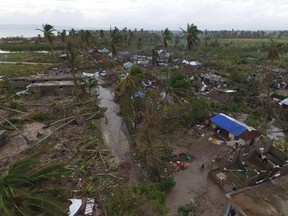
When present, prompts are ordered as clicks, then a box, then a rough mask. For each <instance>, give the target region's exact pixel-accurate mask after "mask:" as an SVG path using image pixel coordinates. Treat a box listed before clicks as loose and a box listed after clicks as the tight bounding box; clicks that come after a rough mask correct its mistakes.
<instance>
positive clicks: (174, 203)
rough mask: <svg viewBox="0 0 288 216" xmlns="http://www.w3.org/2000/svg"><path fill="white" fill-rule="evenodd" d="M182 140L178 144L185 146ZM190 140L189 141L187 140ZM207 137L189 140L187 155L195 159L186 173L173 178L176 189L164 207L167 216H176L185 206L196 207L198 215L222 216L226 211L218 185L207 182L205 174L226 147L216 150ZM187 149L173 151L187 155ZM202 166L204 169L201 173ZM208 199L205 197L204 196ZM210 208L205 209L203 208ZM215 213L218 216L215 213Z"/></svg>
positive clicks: (222, 194)
mask: <svg viewBox="0 0 288 216" xmlns="http://www.w3.org/2000/svg"><path fill="white" fill-rule="evenodd" d="M185 139H186V138H184V137H182V140H180V141H179V142H178V143H181V142H187V140H186V141H185ZM190 139H191V138H190ZM207 139H208V135H205V136H204V137H203V138H201V139H198V140H194V141H193V140H191V142H192V144H191V148H190V151H189V152H190V154H191V155H193V156H195V157H196V159H195V160H193V161H192V162H190V167H189V168H188V169H186V170H183V171H179V172H177V173H175V174H174V179H175V181H176V186H175V188H174V189H173V190H172V192H171V193H170V194H169V196H168V198H167V203H166V204H167V206H168V207H169V209H170V216H176V215H177V210H178V208H179V207H180V206H184V205H185V204H187V203H191V201H192V202H193V203H197V207H196V209H197V212H199V211H200V212H201V214H197V215H221V214H222V213H219V212H224V210H225V205H226V198H225V194H224V192H222V191H221V190H220V189H219V188H218V186H217V185H215V184H214V183H213V182H212V181H211V180H209V179H208V172H209V169H210V167H211V161H212V159H213V157H215V156H216V155H217V154H219V153H221V152H226V151H227V150H228V149H227V147H226V146H217V145H213V144H211V143H209V141H208V140H207ZM187 149H188V146H187V145H186V147H183V146H178V147H176V151H177V152H186V151H187ZM202 164H204V166H205V169H204V170H203V171H201V170H200V167H201V166H202ZM207 195H208V196H207ZM208 205H209V206H210V207H209V208H206V206H208ZM215 209H216V210H217V212H216V211H215Z"/></svg>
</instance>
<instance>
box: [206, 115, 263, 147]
mask: <svg viewBox="0 0 288 216" xmlns="http://www.w3.org/2000/svg"><path fill="white" fill-rule="evenodd" d="M210 122H211V124H212V128H213V129H214V130H215V131H217V133H218V135H219V136H220V137H221V138H223V139H226V140H229V141H230V140H235V141H238V142H239V144H242V145H252V144H254V143H255V142H257V141H258V140H259V136H260V135H261V133H260V132H259V131H257V130H256V129H254V128H253V127H250V126H248V125H246V124H244V123H243V122H240V121H238V120H236V119H234V118H232V117H230V116H227V115H225V114H223V113H219V114H217V115H215V116H213V117H212V118H211V119H210Z"/></svg>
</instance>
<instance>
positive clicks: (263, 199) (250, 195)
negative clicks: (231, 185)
mask: <svg viewBox="0 0 288 216" xmlns="http://www.w3.org/2000/svg"><path fill="white" fill-rule="evenodd" d="M226 197H227V198H228V200H229V203H228V206H227V208H226V212H225V214H224V216H230V215H234V216H250V215H251V216H252V215H253V216H263V215H265V216H276V215H283V216H284V215H287V212H288V176H287V175H286V176H283V177H278V178H275V179H273V181H268V182H266V183H263V184H260V185H256V186H253V187H246V188H243V189H240V190H237V191H234V192H231V193H228V194H226Z"/></svg>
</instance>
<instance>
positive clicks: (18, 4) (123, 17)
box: [0, 0, 288, 30]
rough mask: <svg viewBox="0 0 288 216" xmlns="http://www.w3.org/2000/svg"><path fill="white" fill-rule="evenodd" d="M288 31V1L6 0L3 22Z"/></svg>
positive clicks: (0, 11)
mask: <svg viewBox="0 0 288 216" xmlns="http://www.w3.org/2000/svg"><path fill="white" fill-rule="evenodd" d="M42 23H44V24H45V23H48V24H51V25H53V26H69V27H80V28H81V27H83V28H85V27H90V28H92V29H93V28H95V29H108V28H109V27H110V26H112V27H114V26H117V27H118V28H124V27H127V28H128V29H129V28H130V29H134V28H137V29H141V28H143V29H144V30H161V29H164V28H167V27H168V28H169V29H170V30H179V27H181V28H184V29H185V28H186V26H187V23H189V24H191V23H193V24H195V25H197V26H198V29H200V30H205V29H208V30H231V29H234V30H288V0H44V1H43V0H4V1H3V0H2V1H1V6H0V24H25V25H26V24H36V25H39V27H41V25H42Z"/></svg>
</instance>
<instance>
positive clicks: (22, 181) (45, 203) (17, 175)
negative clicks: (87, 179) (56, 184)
mask: <svg viewBox="0 0 288 216" xmlns="http://www.w3.org/2000/svg"><path fill="white" fill-rule="evenodd" d="M61 167H62V166H61V165H59V164H50V165H46V166H43V165H41V164H40V163H39V161H38V160H37V155H35V154H34V155H32V156H30V157H28V158H26V159H24V160H22V161H19V162H17V163H15V164H13V165H11V166H10V167H9V168H8V169H7V170H0V212H1V215H2V214H3V215H7V216H19V215H23V216H28V215H39V214H43V215H51V216H52V215H65V214H64V212H63V210H62V209H63V208H61V206H60V205H59V203H60V202H59V199H57V197H56V196H55V195H56V188H53V187H52V188H51V186H50V187H47V186H46V187H45V185H46V183H47V182H48V181H50V180H53V179H56V178H59V177H61V173H62V169H61Z"/></svg>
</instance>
